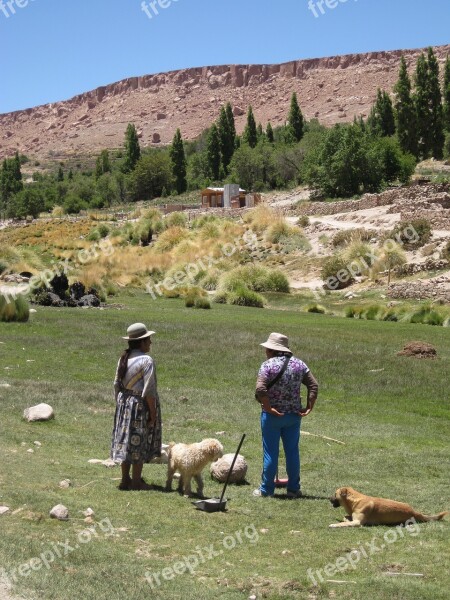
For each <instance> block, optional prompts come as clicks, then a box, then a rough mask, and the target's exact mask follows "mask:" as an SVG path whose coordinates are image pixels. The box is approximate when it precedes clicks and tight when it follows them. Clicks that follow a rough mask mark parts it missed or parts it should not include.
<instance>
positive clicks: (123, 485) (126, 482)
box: [119, 479, 131, 491]
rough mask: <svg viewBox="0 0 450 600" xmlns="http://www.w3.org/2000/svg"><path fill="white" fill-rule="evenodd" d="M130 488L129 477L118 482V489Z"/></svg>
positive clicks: (126, 489)
mask: <svg viewBox="0 0 450 600" xmlns="http://www.w3.org/2000/svg"><path fill="white" fill-rule="evenodd" d="M130 489H131V479H125V480H122V481H121V482H120V483H119V490H125V491H128V490H130Z"/></svg>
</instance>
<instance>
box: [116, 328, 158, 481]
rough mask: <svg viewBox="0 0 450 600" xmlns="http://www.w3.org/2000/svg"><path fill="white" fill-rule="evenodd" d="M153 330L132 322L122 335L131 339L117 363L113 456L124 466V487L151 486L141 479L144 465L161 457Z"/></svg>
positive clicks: (125, 338) (126, 338) (128, 339)
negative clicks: (152, 345) (151, 354)
mask: <svg viewBox="0 0 450 600" xmlns="http://www.w3.org/2000/svg"><path fill="white" fill-rule="evenodd" d="M154 333H155V332H154V331H149V330H148V329H147V327H146V326H145V325H144V324H143V323H134V324H133V325H130V326H129V327H128V329H127V335H126V336H125V337H123V339H124V340H127V341H128V348H127V350H125V351H124V352H123V354H122V356H121V357H120V359H119V364H118V365H117V370H116V377H115V380H114V391H115V398H116V414H115V417H114V429H113V434H112V444H111V458H112V459H113V460H115V461H117V462H119V463H121V465H122V481H121V483H120V485H119V489H121V490H148V489H151V486H149V485H147V484H146V483H145V481H144V480H143V479H142V467H143V466H144V463H148V462H150V460H151V459H152V458H155V457H158V456H161V411H160V406H159V398H158V391H157V388H156V371H155V363H154V361H153V359H152V358H151V357H150V356H148V352H149V351H150V345H151V343H152V341H151V336H152V335H153V334H154ZM130 469H131V477H130Z"/></svg>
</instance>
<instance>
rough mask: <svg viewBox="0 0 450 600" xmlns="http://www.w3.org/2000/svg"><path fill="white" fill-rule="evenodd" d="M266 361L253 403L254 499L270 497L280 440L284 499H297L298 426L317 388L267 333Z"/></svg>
mask: <svg viewBox="0 0 450 600" xmlns="http://www.w3.org/2000/svg"><path fill="white" fill-rule="evenodd" d="M261 346H263V347H264V348H265V349H266V357H267V360H266V361H265V362H263V364H262V365H261V367H260V369H259V373H258V379H257V382H256V399H257V400H258V402H260V404H261V408H262V413H261V431H262V442H263V453H264V462H263V472H262V482H261V485H260V487H259V488H258V489H256V490H255V491H254V492H253V495H254V496H273V494H274V491H275V475H276V472H277V468H278V454H279V447H280V438H281V440H282V442H283V448H284V453H285V456H286V471H287V475H288V482H287V492H286V494H287V496H288V497H289V498H300V497H301V495H302V494H301V491H300V453H299V442H300V424H301V419H302V417H306V415H309V413H310V412H311V411H312V409H313V407H314V403H315V401H316V399H317V391H318V385H317V381H316V380H315V378H314V377H313V375H312V373H311V371H310V370H309V368H308V367H307V365H305V363H304V362H303V361H301V360H300V359H299V358H295V356H293V354H292V351H291V350H290V349H289V340H288V338H287V337H286V336H285V335H283V334H281V333H271V334H270V335H269V339H268V340H267V342H264V343H263V344H261ZM302 383H303V384H304V385H305V386H306V387H307V389H308V397H307V401H306V408H302V407H301V402H300V386H301V384H302Z"/></svg>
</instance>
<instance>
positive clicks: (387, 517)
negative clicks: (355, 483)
mask: <svg viewBox="0 0 450 600" xmlns="http://www.w3.org/2000/svg"><path fill="white" fill-rule="evenodd" d="M330 502H331V504H332V505H333V506H334V507H335V508H338V507H339V506H342V507H343V508H345V510H346V511H347V515H346V516H345V518H346V519H347V520H346V521H343V522H342V523H333V524H332V525H330V527H360V526H361V525H401V524H404V523H405V522H406V521H408V520H409V519H415V520H416V521H417V522H418V523H425V522H427V521H440V520H441V519H443V518H444V517H445V515H447V514H448V513H449V511H444V512H441V513H439V514H438V515H434V516H431V517H428V516H427V515H423V514H422V513H419V512H417V511H415V510H414V509H413V508H412V507H411V506H409V504H405V503H404V502H396V501H395V500H386V499H385V498H376V497H374V496H365V495H364V494H360V493H359V492H357V491H356V490H354V489H353V488H351V487H341V488H339V489H337V490H336V493H335V495H334V496H333V497H332V498H330Z"/></svg>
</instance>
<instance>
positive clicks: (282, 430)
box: [261, 412, 302, 496]
mask: <svg viewBox="0 0 450 600" xmlns="http://www.w3.org/2000/svg"><path fill="white" fill-rule="evenodd" d="M301 420H302V419H301V417H300V416H299V415H296V414H295V413H287V414H285V415H284V416H283V417H277V416H275V415H270V414H269V413H266V412H262V413H261V432H262V443H263V452H264V458H263V460H264V463H263V472H262V483H261V492H262V493H263V494H264V495H267V496H271V495H272V494H273V493H274V491H275V475H276V472H277V468H278V455H279V450H280V438H281V440H282V442H283V448H284V454H285V456H286V471H287V475H288V485H287V489H288V490H289V491H291V492H297V491H298V490H299V489H300V451H299V442H300V424H301Z"/></svg>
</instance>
